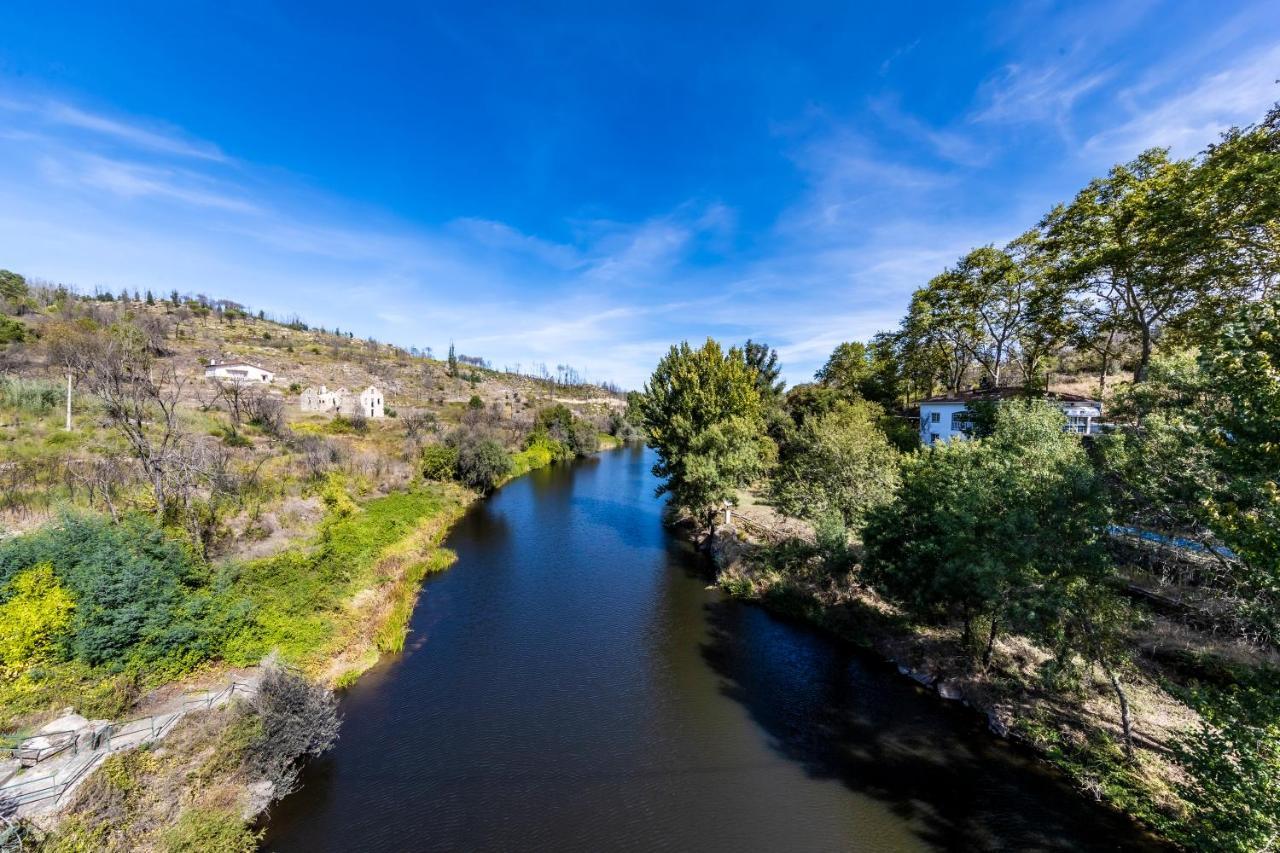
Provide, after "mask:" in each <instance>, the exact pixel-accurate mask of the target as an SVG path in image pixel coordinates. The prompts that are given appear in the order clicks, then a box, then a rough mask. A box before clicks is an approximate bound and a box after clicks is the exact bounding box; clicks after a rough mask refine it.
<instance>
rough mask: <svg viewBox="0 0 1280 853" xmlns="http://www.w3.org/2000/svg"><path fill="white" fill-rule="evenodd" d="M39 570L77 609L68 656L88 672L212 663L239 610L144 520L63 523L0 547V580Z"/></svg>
mask: <svg viewBox="0 0 1280 853" xmlns="http://www.w3.org/2000/svg"><path fill="white" fill-rule="evenodd" d="M41 564H49V565H52V566H53V570H54V573H55V575H56V578H57V581H58V583H59V584H60V585H61V586H62V587H63V588H64V589H66V591H67V592H68V593H69V594H70V595H71V597H72V599H73V600H74V602H75V610H74V612H73V615H72V617H71V621H70V625H69V626H68V636H67V638H66V640H65V647H66V651H67V653H68V654H69V655H71V656H72V657H74V658H76V659H77V660H81V661H84V662H85V663H88V664H90V665H95V666H96V665H103V664H110V665H112V666H115V667H121V666H124V665H126V664H136V665H146V666H149V667H151V668H152V669H153V671H154V670H157V669H158V668H160V667H161V665H162V664H163V667H168V668H173V669H176V670H179V671H180V670H183V669H186V668H189V667H190V666H193V665H194V664H196V663H198V662H200V661H203V660H207V659H208V658H210V657H212V656H214V655H215V654H216V653H217V651H218V648H219V646H220V642H221V638H222V637H223V636H224V635H225V633H226V632H227V631H228V630H230V629H231V628H232V627H233V626H234V625H235V624H236V623H237V622H238V621H239V620H242V619H243V618H244V617H245V614H246V610H247V604H246V603H244V602H241V601H239V600H238V599H237V598H236V597H235V596H234V595H233V594H232V593H231V592H230V591H229V590H227V589H225V588H223V587H221V586H220V584H218V583H217V582H215V581H216V579H215V578H214V577H213V576H211V574H210V572H209V570H208V568H207V567H205V566H204V565H203V564H202V563H201V562H200V561H199V560H197V559H196V558H195V557H193V555H192V554H191V553H190V552H189V551H188V549H187V548H186V547H185V546H184V545H182V544H181V543H179V542H177V541H174V540H172V539H170V538H168V537H167V536H166V535H165V534H164V532H163V531H161V530H160V529H159V528H157V527H156V526H155V525H154V522H152V521H151V520H150V519H147V518H129V519H126V520H125V522H124V523H122V524H120V525H114V524H111V523H110V522H109V521H107V520H103V519H100V518H95V517H92V516H77V515H67V516H64V517H63V518H62V520H61V521H60V522H59V523H58V524H56V525H52V526H50V527H47V528H45V529H43V530H41V531H39V532H37V533H33V534H30V535H27V536H20V537H16V538H14V539H10V540H8V541H5V542H3V543H0V582H3V583H9V582H11V581H12V580H13V579H14V578H15V577H16V576H18V575H19V574H20V573H22V572H24V571H26V570H27V569H29V568H30V567H33V566H38V565H41Z"/></svg>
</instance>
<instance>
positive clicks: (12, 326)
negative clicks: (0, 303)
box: [0, 315, 34, 344]
mask: <svg viewBox="0 0 1280 853" xmlns="http://www.w3.org/2000/svg"><path fill="white" fill-rule="evenodd" d="M33 337H34V335H32V334H31V330H30V329H28V328H27V326H26V324H25V323H23V322H22V321H21V320H15V319H13V318H12V317H5V316H3V315H0V344H20V343H22V342H23V341H27V340H31V338H33Z"/></svg>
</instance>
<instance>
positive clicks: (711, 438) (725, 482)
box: [641, 338, 771, 522]
mask: <svg viewBox="0 0 1280 853" xmlns="http://www.w3.org/2000/svg"><path fill="white" fill-rule="evenodd" d="M641 409H642V411H643V413H644V424H645V431H646V433H647V435H648V442H649V446H650V447H652V448H654V449H655V450H656V451H657V452H658V459H659V461H658V464H657V465H655V466H654V469H653V473H654V474H655V475H656V476H658V477H660V478H662V480H663V484H662V486H661V488H660V492H662V493H668V494H670V495H671V496H672V498H673V499H674V500H675V502H676V504H678V505H679V506H682V507H684V508H685V509H688V510H689V511H690V512H693V513H694V514H696V515H698V516H699V517H702V518H705V519H707V520H708V522H710V521H711V520H712V518H713V516H714V512H715V511H716V509H718V507H719V505H720V504H721V503H722V502H723V501H726V500H735V499H736V492H737V489H738V488H739V487H741V486H744V485H746V484H747V483H748V482H749V481H750V480H751V479H753V478H754V477H756V476H758V475H759V474H760V473H761V472H762V471H763V470H764V468H765V464H766V461H767V460H768V457H769V455H770V449H769V448H770V447H771V443H768V439H766V438H765V437H764V419H763V401H762V400H761V398H760V391H759V389H758V388H757V387H756V373H755V371H754V370H753V369H752V368H750V367H748V366H747V363H746V361H745V360H744V359H743V356H742V354H741V353H740V352H738V350H737V349H730V350H729V351H728V352H727V353H726V352H723V351H722V350H721V349H720V345H719V344H718V343H716V342H715V341H713V340H711V339H710V338H708V339H707V342H706V344H704V345H703V346H702V347H701V348H700V349H697V350H694V349H692V348H691V347H690V346H689V344H688V343H687V342H686V343H681V344H680V345H679V346H678V347H672V348H671V350H670V352H668V353H667V355H666V356H664V357H663V359H662V360H661V361H660V362H659V363H658V366H657V368H656V369H655V370H654V373H653V376H652V377H651V378H650V380H649V383H648V384H647V385H646V386H645V393H644V398H643V402H642V403H641ZM766 444H768V445H769V447H767V446H766Z"/></svg>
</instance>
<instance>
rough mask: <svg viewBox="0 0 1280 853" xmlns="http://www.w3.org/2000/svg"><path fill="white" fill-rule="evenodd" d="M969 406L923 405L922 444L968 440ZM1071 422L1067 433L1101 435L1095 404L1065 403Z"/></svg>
mask: <svg viewBox="0 0 1280 853" xmlns="http://www.w3.org/2000/svg"><path fill="white" fill-rule="evenodd" d="M968 405H969V404H968V403H965V402H961V401H947V400H943V401H938V402H933V403H927V402H926V403H921V404H920V443H921V444H936V443H938V442H946V441H950V440H951V439H953V438H956V437H959V438H967V437H968V430H969V419H968V414H969V412H968ZM1059 407H1060V408H1061V409H1062V413H1063V414H1064V415H1066V418H1067V429H1068V430H1070V431H1071V432H1074V433H1079V434H1081V435H1091V434H1093V433H1096V432H1097V431H1098V423H1099V420H1100V419H1101V417H1102V409H1101V407H1100V406H1098V405H1095V404H1093V403H1084V402H1062V403H1060V404H1059Z"/></svg>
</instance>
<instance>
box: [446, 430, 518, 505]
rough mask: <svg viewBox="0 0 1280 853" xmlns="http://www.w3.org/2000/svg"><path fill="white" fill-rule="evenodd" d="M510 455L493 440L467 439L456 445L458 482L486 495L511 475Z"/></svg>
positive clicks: (483, 438) (482, 438)
mask: <svg viewBox="0 0 1280 853" xmlns="http://www.w3.org/2000/svg"><path fill="white" fill-rule="evenodd" d="M511 465H512V462H511V454H510V453H508V452H507V450H506V448H504V447H503V446H502V445H501V444H499V443H498V442H497V441H496V440H495V439H492V438H486V437H477V438H468V439H466V440H463V441H462V442H460V443H459V444H458V459H457V462H456V463H455V466H456V471H457V476H458V480H459V482H461V483H464V484H466V485H468V486H470V487H471V488H473V489H475V490H476V491H478V492H481V493H482V494H487V493H488V492H491V491H493V490H494V489H495V488H497V487H498V484H499V483H501V482H502V480H503V479H504V478H505V477H506V476H507V474H509V473H511Z"/></svg>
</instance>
